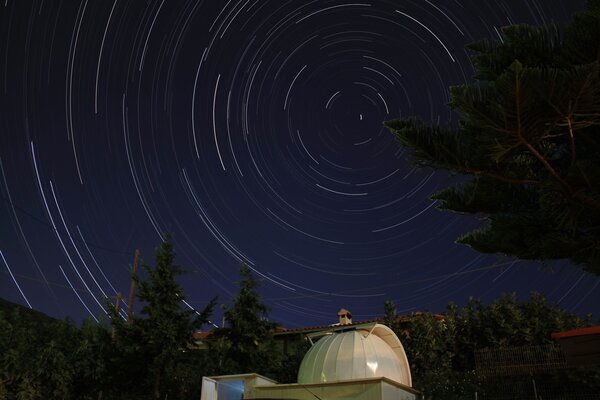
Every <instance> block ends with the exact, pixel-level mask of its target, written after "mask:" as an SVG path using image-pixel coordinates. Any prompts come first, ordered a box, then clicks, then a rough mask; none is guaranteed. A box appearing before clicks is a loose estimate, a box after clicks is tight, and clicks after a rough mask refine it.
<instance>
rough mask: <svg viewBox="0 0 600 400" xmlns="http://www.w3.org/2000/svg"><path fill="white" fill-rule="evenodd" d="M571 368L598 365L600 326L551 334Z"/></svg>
mask: <svg viewBox="0 0 600 400" xmlns="http://www.w3.org/2000/svg"><path fill="white" fill-rule="evenodd" d="M551 336H552V339H554V340H556V341H557V342H558V344H559V345H560V347H561V348H562V350H563V352H564V353H565V356H566V359H567V363H568V364H569V365H571V366H579V365H596V364H600V326H590V327H588V328H581V329H573V330H570V331H565V332H556V333H553V334H552V335H551Z"/></svg>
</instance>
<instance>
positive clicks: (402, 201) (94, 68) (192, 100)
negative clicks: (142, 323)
mask: <svg viewBox="0 0 600 400" xmlns="http://www.w3.org/2000/svg"><path fill="white" fill-rule="evenodd" d="M583 7H584V1H583V0H577V1H567V0H550V1H540V0H522V1H517V0H498V1H489V0H485V1H475V0H452V1H434V0H431V1H429V0H425V1H416V0H412V1H411V0H402V1H379V0H375V1H369V2H346V1H340V0H327V1H325V0H324V1H297V0H287V1H274V0H229V1H191V0H189V1H188V0H180V1H171V0H158V1H152V0H151V1H144V2H142V1H133V2H131V1H123V0H114V1H90V0H84V1H81V2H69V1H47V0H41V1H33V0H31V1H29V0H28V1H14V0H5V1H4V2H3V4H0V10H1V11H0V15H1V21H2V23H1V24H0V32H1V33H0V38H1V40H0V57H1V60H2V61H1V62H2V64H1V68H2V76H1V77H0V88H1V89H0V90H1V93H2V95H1V99H2V100H1V101H2V108H1V110H2V111H1V114H0V119H1V131H0V172H1V175H2V179H1V180H0V195H1V198H0V200H1V202H0V256H1V257H0V258H1V259H2V260H1V262H0V264H1V267H0V270H1V272H2V273H1V275H0V276H2V279H1V280H0V291H1V296H2V297H4V298H6V299H8V300H10V301H14V302H17V303H20V304H23V305H25V306H28V307H32V308H34V309H37V310H40V311H43V312H45V313H48V314H50V315H52V316H56V317H61V318H62V317H65V316H69V317H71V318H73V319H75V320H81V319H82V318H84V317H92V318H94V319H98V318H99V317H100V316H102V315H103V314H104V313H105V301H106V298H109V299H112V301H114V299H115V297H116V294H117V292H121V293H123V294H124V295H125V297H126V295H127V293H128V290H129V284H130V278H129V270H130V268H131V267H130V266H131V264H132V263H133V255H134V251H135V249H140V250H141V254H142V258H143V259H144V260H145V261H147V262H150V263H153V252H154V248H155V247H156V246H158V244H159V243H160V241H161V240H163V239H164V234H165V233H166V232H172V233H173V237H174V244H175V249H176V251H177V259H176V261H177V264H178V265H180V266H181V267H182V268H184V269H186V270H187V271H188V273H187V274H186V275H184V276H182V278H181V283H182V285H183V288H184V292H185V293H186V295H187V303H186V304H185V305H186V306H187V307H190V308H202V307H203V306H204V305H205V304H206V303H207V302H208V300H209V299H210V298H212V297H213V296H215V295H218V296H219V300H220V302H221V303H228V302H229V301H230V300H231V298H232V296H233V295H234V294H235V293H236V290H237V288H236V281H237V280H238V270H239V266H240V264H241V263H246V264H247V265H248V266H249V267H250V268H251V269H252V270H253V271H254V272H255V273H256V275H257V276H258V277H259V278H260V280H261V281H262V287H261V290H260V291H261V296H262V299H263V300H264V302H265V303H266V304H267V305H268V306H269V308H270V316H271V318H272V319H273V320H274V321H277V322H280V323H282V324H283V325H284V326H287V327H298V326H303V325H314V324H324V323H330V322H333V321H335V318H336V313H337V310H339V309H340V308H341V307H345V308H347V309H350V310H352V313H353V314H354V316H355V319H370V318H374V317H376V316H379V315H381V314H382V313H383V303H384V301H385V300H386V299H392V300H393V301H394V302H395V303H396V305H397V306H398V309H399V311H400V312H403V313H409V312H412V311H421V310H432V311H442V310H443V307H444V306H445V305H446V304H447V302H448V301H454V302H456V303H459V304H460V303H463V302H464V301H465V300H466V299H467V297H468V296H476V297H481V298H482V299H483V300H484V301H491V300H493V299H494V298H496V297H497V296H498V295H499V294H501V293H503V292H517V293H518V294H519V295H520V296H521V297H523V298H526V297H527V296H528V293H529V292H530V291H532V290H537V291H540V292H542V293H544V294H545V295H546V296H547V297H548V299H550V300H551V301H554V302H558V303H559V304H560V306H561V307H564V308H566V309H569V310H572V311H575V312H577V313H580V314H584V313H587V312H595V313H598V311H600V308H599V306H598V304H600V291H599V289H598V286H599V285H600V280H598V279H597V278H594V277H592V276H589V275H587V274H585V273H583V272H582V270H581V269H579V268H576V267H574V266H571V265H569V264H568V263H566V262H553V263H545V264H541V263H532V262H521V261H516V260H514V259H512V258H509V257H505V256H501V255H483V254H479V253H476V252H474V251H472V250H470V249H469V248H467V247H465V246H461V245H457V244H455V243H454V240H455V239H456V238H457V237H458V236H460V235H461V234H462V233H464V232H466V231H468V230H470V229H474V228H476V227H477V226H479V224H480V221H478V220H477V219H476V218H473V217H469V216H464V215H457V214H452V213H447V212H441V211H438V210H436V203H435V202H433V201H432V200H430V199H429V197H430V196H431V195H432V194H433V193H434V192H436V191H438V190H441V189H442V188H444V187H445V186H447V185H448V184H449V183H451V182H456V181H457V180H460V179H461V178H460V177H454V176H450V175H448V174H447V173H446V172H444V171H432V170H429V169H421V168H418V167H416V166H415V165H413V164H412V163H411V159H410V154H409V152H408V151H407V150H406V149H404V148H402V147H401V146H400V145H399V144H398V142H397V141H396V140H395V139H394V137H393V136H392V135H391V134H390V133H389V132H388V131H387V130H386V129H384V128H383V125H382V122H383V121H385V120H389V119H394V118H399V117H408V116H418V117H420V118H422V119H424V120H428V121H439V122H444V123H445V122H448V121H449V122H450V123H455V122H456V120H457V115H455V114H453V112H452V111H451V110H450V109H449V107H448V102H449V95H448V87H449V86H451V85H457V84H463V83H467V82H470V81H471V80H472V76H473V73H474V72H473V66H472V64H471V60H470V58H469V52H468V51H467V50H466V49H465V45H467V44H469V43H471V42H474V41H476V40H479V39H481V38H493V39H496V40H502V36H501V34H500V31H501V27H503V26H506V25H511V24H515V23H530V24H542V23H546V22H557V23H564V22H566V20H567V19H568V18H569V17H570V16H571V15H572V14H573V13H574V12H576V11H579V10H582V9H583ZM220 314H221V311H220V310H217V312H216V315H215V316H213V320H215V321H219V320H220V318H221V316H220Z"/></svg>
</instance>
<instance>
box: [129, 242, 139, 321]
mask: <svg viewBox="0 0 600 400" xmlns="http://www.w3.org/2000/svg"><path fill="white" fill-rule="evenodd" d="M139 258H140V250H139V249H136V250H135V256H134V257H133V273H132V275H131V286H130V287H129V301H128V302H127V326H130V325H131V314H132V313H133V299H134V298H135V279H133V277H134V276H137V271H138V260H139Z"/></svg>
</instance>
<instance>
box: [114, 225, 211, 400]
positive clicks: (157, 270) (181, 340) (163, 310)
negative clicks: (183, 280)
mask: <svg viewBox="0 0 600 400" xmlns="http://www.w3.org/2000/svg"><path fill="white" fill-rule="evenodd" d="M174 258H175V252H174V250H173V246H172V243H171V237H170V235H167V237H166V239H165V241H164V242H163V243H162V244H161V245H160V247H158V248H157V249H156V253H155V259H156V265H155V266H151V265H149V264H147V263H145V262H142V264H141V265H142V269H143V270H144V271H145V273H146V275H147V278H146V279H142V278H140V277H139V276H137V275H134V277H133V278H134V279H135V281H136V282H137V284H138V288H139V289H138V291H137V293H136V296H137V298H138V299H139V300H140V301H141V302H142V303H143V307H142V309H141V313H140V314H141V315H140V316H134V317H133V318H132V321H131V324H130V326H128V325H127V324H126V323H125V322H124V321H122V320H121V318H120V317H119V316H118V315H116V310H115V309H114V307H112V308H111V310H112V323H113V325H114V327H115V329H116V341H115V347H116V352H115V354H114V356H113V362H114V363H115V364H119V366H120V367H117V371H125V372H126V374H127V375H126V376H123V375H122V374H118V376H115V377H114V379H115V381H116V382H115V383H116V384H115V387H116V388H119V389H122V388H126V390H127V392H128V393H130V394H135V395H136V396H147V397H150V398H156V399H158V398H164V397H165V396H166V395H168V396H169V398H173V397H174V394H175V393H176V392H177V391H178V390H177V387H178V382H177V380H176V379H175V377H176V376H177V373H176V371H177V370H178V366H177V364H178V361H179V360H180V359H181V357H182V353H183V352H184V351H187V350H188V349H189V348H190V347H191V346H192V345H193V341H192V333H193V331H194V330H197V329H199V328H200V327H201V326H202V324H205V323H207V322H208V317H209V315H210V314H211V313H212V310H213V308H214V305H215V303H216V299H213V300H212V301H211V302H210V303H209V304H208V305H207V306H206V307H205V308H204V310H203V311H202V312H200V313H198V315H196V313H195V312H194V311H187V310H183V309H182V307H181V305H182V301H183V300H185V296H184V294H183V290H182V288H181V286H180V285H179V283H178V282H177V280H176V277H177V276H178V275H180V274H182V273H183V271H182V270H181V269H180V268H179V267H178V266H176V265H175V264H174ZM119 389H117V390H119ZM132 391H133V393H132Z"/></svg>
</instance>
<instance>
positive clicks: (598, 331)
mask: <svg viewBox="0 0 600 400" xmlns="http://www.w3.org/2000/svg"><path fill="white" fill-rule="evenodd" d="M587 335H600V325H598V326H590V327H588V328H580V329H573V330H570V331H565V332H556V333H553V334H552V335H551V336H552V339H556V340H560V339H566V338H571V337H577V336H587Z"/></svg>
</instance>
